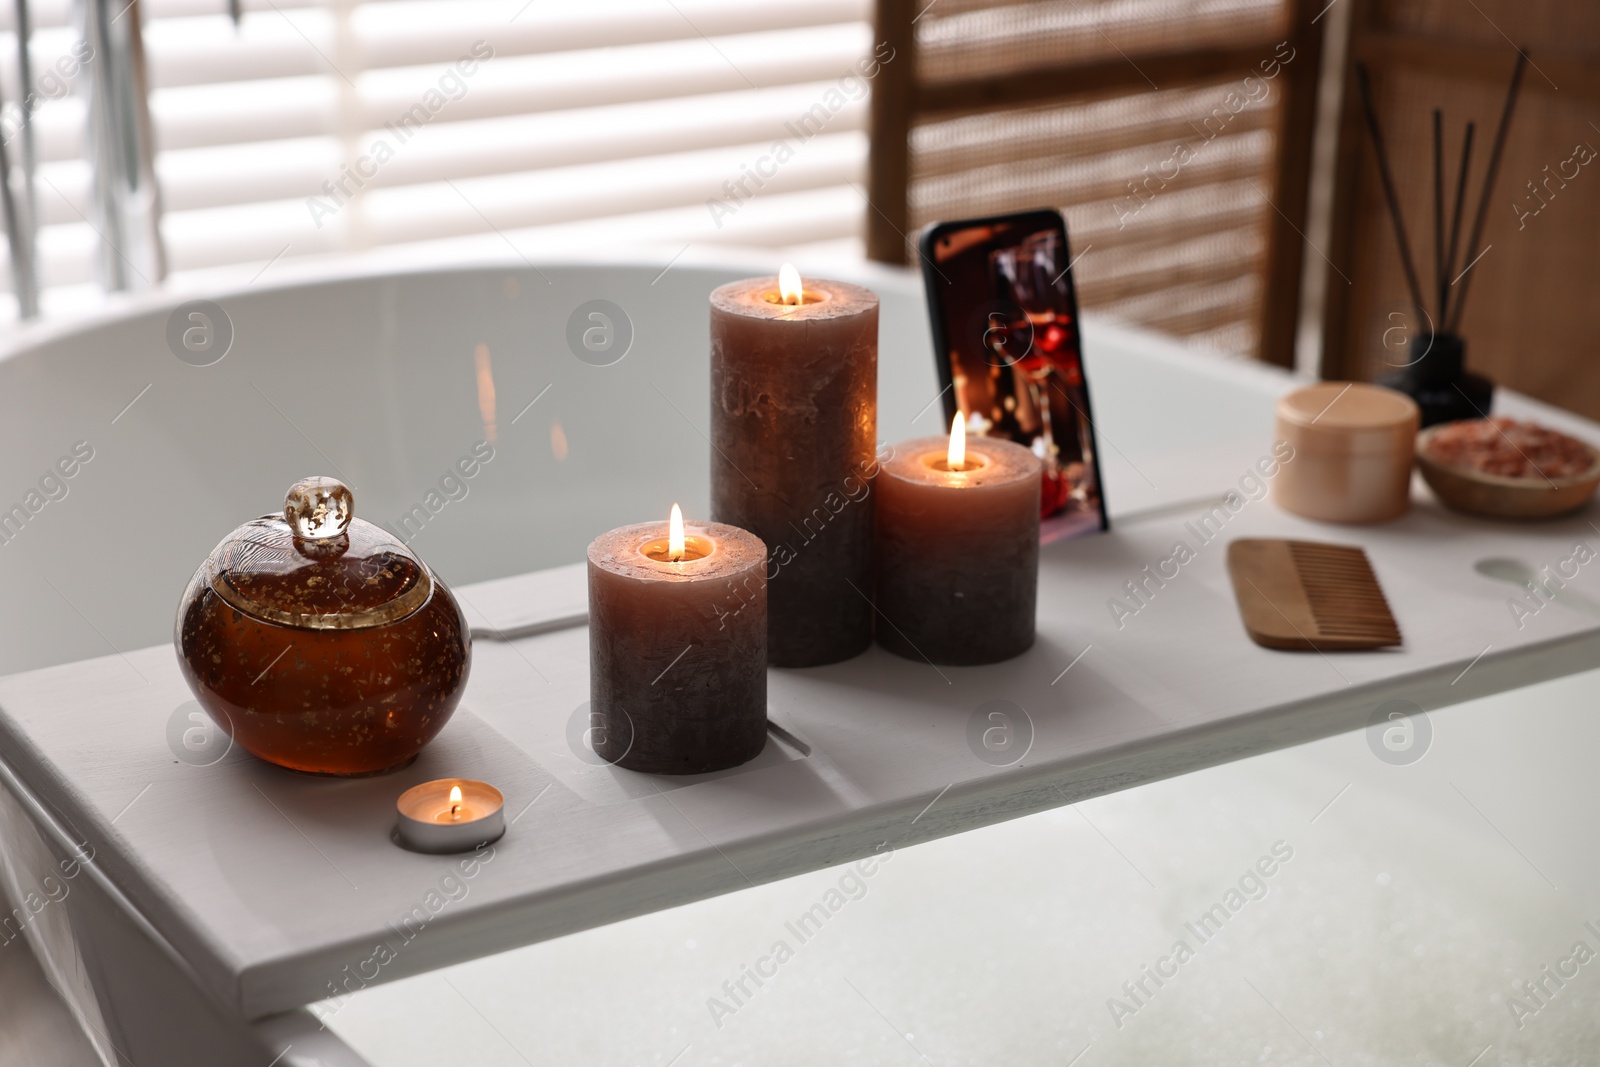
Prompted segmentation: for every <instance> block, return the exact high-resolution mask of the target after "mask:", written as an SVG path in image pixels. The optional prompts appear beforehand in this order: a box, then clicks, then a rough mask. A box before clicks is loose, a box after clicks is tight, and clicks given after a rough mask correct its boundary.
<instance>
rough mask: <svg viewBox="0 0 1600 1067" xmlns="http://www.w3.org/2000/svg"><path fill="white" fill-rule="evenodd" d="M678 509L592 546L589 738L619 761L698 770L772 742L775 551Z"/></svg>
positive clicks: (733, 761)
mask: <svg viewBox="0 0 1600 1067" xmlns="http://www.w3.org/2000/svg"><path fill="white" fill-rule="evenodd" d="M672 511H673V518H672V522H671V523H665V522H653V523H652V522H647V523H641V524H639V525H636V526H624V527H621V528H620V529H616V530H612V531H611V532H610V533H607V534H602V535H601V536H599V537H597V538H595V539H594V541H593V543H591V544H590V545H589V700H590V732H589V736H590V739H591V743H592V744H593V746H594V751H595V752H596V754H598V755H599V756H600V757H601V758H602V759H604V760H606V761H608V762H610V763H614V764H616V765H617V766H619V767H626V768H627V769H629V770H635V771H646V772H649V773H653V774H698V773H701V772H704V771H716V770H722V769H724V768H727V767H734V766H737V765H739V764H741V763H744V762H745V761H746V760H749V759H752V758H753V757H755V756H756V755H757V754H759V753H760V752H761V749H762V747H763V746H764V745H765V744H766V738H767V595H766V594H767V585H766V559H767V552H766V546H765V545H763V544H762V543H761V541H760V539H759V538H757V537H755V536H754V535H753V534H750V533H748V532H746V531H744V530H740V529H736V528H734V527H732V526H725V525H723V524H722V523H715V522H712V523H704V524H701V523H691V524H688V525H687V526H685V525H683V523H682V519H681V517H680V515H679V513H678V507H677V505H676V504H674V505H673V508H672Z"/></svg>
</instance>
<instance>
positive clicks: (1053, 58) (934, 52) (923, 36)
mask: <svg viewBox="0 0 1600 1067" xmlns="http://www.w3.org/2000/svg"><path fill="white" fill-rule="evenodd" d="M1287 19H1288V16H1287V7H1286V5H1285V4H1284V3H1283V0H1042V2H1039V3H1029V4H1004V3H1002V4H996V3H993V2H984V0H937V3H936V4H929V5H928V6H927V7H926V8H925V9H923V11H922V14H920V15H919V16H918V18H917V20H916V36H917V80H918V81H919V82H921V83H922V84H925V85H937V84H942V83H945V82H952V81H960V80H963V79H968V78H988V77H996V76H1000V75H1006V74H1018V73H1023V72H1026V71H1032V70H1043V69H1046V68H1050V67H1060V66H1067V65H1074V64H1082V63H1085V62H1092V61H1094V60H1099V59H1114V58H1117V57H1119V56H1121V57H1124V58H1127V57H1133V59H1134V60H1137V57H1138V56H1139V55H1141V54H1152V53H1159V52H1169V51H1176V50H1180V49H1182V50H1200V49H1205V48H1233V47H1238V46H1240V45H1248V44H1250V43H1251V42H1253V41H1257V42H1268V41H1277V40H1280V39H1282V38H1283V36H1284V35H1285V33H1286V32H1287V24H1288V23H1287Z"/></svg>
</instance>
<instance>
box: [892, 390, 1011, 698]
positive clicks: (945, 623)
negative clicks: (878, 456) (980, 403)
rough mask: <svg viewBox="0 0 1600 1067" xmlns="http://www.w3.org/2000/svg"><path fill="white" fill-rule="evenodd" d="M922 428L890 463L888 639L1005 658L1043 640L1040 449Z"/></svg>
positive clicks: (915, 651)
mask: <svg viewBox="0 0 1600 1067" xmlns="http://www.w3.org/2000/svg"><path fill="white" fill-rule="evenodd" d="M958 436H960V437H964V436H965V435H964V430H963V428H962V427H961V423H960V416H959V415H958V416H957V417H956V426H955V427H954V429H953V430H952V434H951V438H950V439H946V438H943V437H919V438H917V439H915V440H912V441H905V442H903V443H901V444H899V445H897V446H895V450H894V455H893V456H892V457H891V458H889V459H887V460H885V461H884V462H883V465H882V467H881V468H880V469H879V471H878V482H877V498H878V516H877V518H878V532H877V538H878V610H879V611H880V612H882V618H881V619H880V620H879V622H878V643H879V644H880V645H882V646H883V647H884V648H886V649H888V650H889V651H890V652H894V653H896V654H897V655H901V656H905V657H907V658H908V659H925V660H928V661H931V662H933V663H942V664H950V665H955V666H961V665H968V664H977V663H997V662H999V661H1000V660H1005V659H1010V658H1011V657H1012V656H1017V655H1021V654H1022V653H1023V652H1025V651H1027V649H1028V648H1030V647H1031V646H1032V645H1033V632H1034V609H1035V606H1036V604H1037V601H1038V590H1039V496H1040V486H1041V484H1042V477H1043V468H1042V465H1041V464H1040V462H1039V459H1038V457H1037V456H1035V455H1034V454H1033V453H1032V452H1030V451H1028V450H1027V449H1026V448H1023V447H1022V446H1021V445H1016V444H1012V443H1011V442H1010V441H1002V440H998V439H996V438H989V437H979V438H974V439H973V440H972V441H971V442H970V443H966V442H964V441H963V442H962V445H961V449H962V451H963V452H964V455H963V454H959V453H958V449H957V444H956V441H955V438H957V437H958Z"/></svg>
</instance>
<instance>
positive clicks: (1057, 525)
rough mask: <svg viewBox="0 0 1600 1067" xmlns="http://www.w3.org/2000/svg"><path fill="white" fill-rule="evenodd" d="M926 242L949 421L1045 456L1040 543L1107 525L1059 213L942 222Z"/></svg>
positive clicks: (925, 266) (926, 273)
mask: <svg viewBox="0 0 1600 1067" xmlns="http://www.w3.org/2000/svg"><path fill="white" fill-rule="evenodd" d="M919 244H920V246H921V252H922V271H923V277H924V279H925V282H926V287H927V292H928V304H929V311H930V313H931V315H932V320H933V322H932V325H933V338H934V345H935V348H936V351H937V354H938V361H939V373H940V377H941V379H942V384H943V385H944V386H945V392H944V405H945V420H946V422H949V421H950V420H951V419H953V418H954V417H955V414H956V412H957V411H958V410H959V411H960V413H961V416H962V418H963V420H964V421H965V422H966V425H967V433H968V434H978V435H987V436H990V437H1004V438H1006V439H1008V440H1011V441H1015V442H1017V443H1018V444H1020V445H1022V446H1024V447H1025V448H1028V449H1030V450H1032V452H1033V453H1034V455H1036V456H1038V457H1039V458H1040V460H1042V461H1043V463H1044V486H1043V493H1042V495H1041V498H1040V499H1041V519H1042V522H1041V529H1040V537H1041V539H1042V540H1045V541H1053V540H1059V539H1060V538H1063V537H1076V536H1078V535H1080V534H1086V533H1095V532H1098V531H1100V530H1104V529H1106V528H1107V526H1108V523H1107V519H1106V513H1105V500H1104V496H1103V493H1102V491H1101V483H1100V464H1099V458H1098V455H1097V452H1096V447H1095V433H1094V420H1093V417H1092V416H1091V414H1090V409H1089V383H1088V381H1087V380H1086V378H1085V377H1084V372H1083V358H1082V354H1083V350H1082V346H1081V338H1080V336H1079V333H1078V301H1077V296H1076V293H1075V290H1074V288H1073V283H1072V271H1071V269H1070V264H1071V262H1072V260H1071V258H1070V255H1069V253H1068V249H1067V228H1066V223H1065V221H1064V220H1063V219H1062V217H1061V214H1060V212H1057V211H1030V212H1025V213H1023V214H1018V215H1004V216H999V217H996V218H988V219H973V220H970V221H965V222H943V223H936V224H935V225H933V226H932V227H930V228H929V229H927V230H926V231H924V233H923V235H922V238H921V240H920V242H919Z"/></svg>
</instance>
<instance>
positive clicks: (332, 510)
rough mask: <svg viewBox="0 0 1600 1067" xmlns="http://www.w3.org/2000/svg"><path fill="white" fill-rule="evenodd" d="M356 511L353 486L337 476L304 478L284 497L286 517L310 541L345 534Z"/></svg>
mask: <svg viewBox="0 0 1600 1067" xmlns="http://www.w3.org/2000/svg"><path fill="white" fill-rule="evenodd" d="M354 515H355V498H354V497H352V496H351V495H350V487H349V486H347V485H345V484H344V483H343V482H341V481H340V480H339V479H337V478H323V477H316V478H302V479H300V480H299V481H298V482H295V483H294V484H293V485H291V486H290V487H289V492H288V494H287V495H285V496H284V498H283V517H284V519H285V520H286V521H287V522H288V523H289V529H291V530H293V531H294V535H295V536H296V537H298V538H301V539H303V540H306V541H328V540H331V539H333V538H335V537H339V536H342V535H343V534H344V532H345V530H346V529H347V528H348V527H349V525H350V520H351V518H352V517H354Z"/></svg>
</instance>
